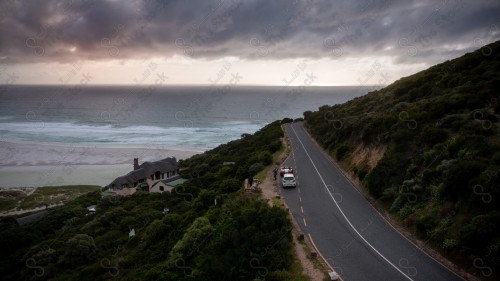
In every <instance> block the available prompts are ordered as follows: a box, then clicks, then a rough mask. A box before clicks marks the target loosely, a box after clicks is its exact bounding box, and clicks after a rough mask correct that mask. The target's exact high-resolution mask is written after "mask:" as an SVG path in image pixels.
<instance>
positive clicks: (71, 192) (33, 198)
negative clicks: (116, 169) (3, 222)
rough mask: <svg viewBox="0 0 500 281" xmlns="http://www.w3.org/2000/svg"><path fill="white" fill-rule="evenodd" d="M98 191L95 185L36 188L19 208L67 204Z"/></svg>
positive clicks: (98, 187) (98, 188)
mask: <svg viewBox="0 0 500 281" xmlns="http://www.w3.org/2000/svg"><path fill="white" fill-rule="evenodd" d="M100 189H101V187H100V186H97V185H65V186H43V187H39V188H37V190H36V191H35V192H33V194H31V195H30V196H27V197H25V198H24V199H23V200H22V202H21V204H20V206H19V207H21V208H23V209H30V208H36V207H42V206H45V205H52V204H57V203H60V202H67V201H70V200H73V199H75V198H76V197H78V196H80V195H83V194H86V193H89V192H92V191H97V190H100Z"/></svg>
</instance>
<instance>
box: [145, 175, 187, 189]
mask: <svg viewBox="0 0 500 281" xmlns="http://www.w3.org/2000/svg"><path fill="white" fill-rule="evenodd" d="M185 181H186V179H183V178H181V177H180V176H174V177H171V178H168V179H164V180H160V181H157V182H156V183H155V184H153V186H151V188H150V189H149V192H165V191H169V192H171V191H172V189H174V187H176V186H178V185H181V184H183V183H184V182H185Z"/></svg>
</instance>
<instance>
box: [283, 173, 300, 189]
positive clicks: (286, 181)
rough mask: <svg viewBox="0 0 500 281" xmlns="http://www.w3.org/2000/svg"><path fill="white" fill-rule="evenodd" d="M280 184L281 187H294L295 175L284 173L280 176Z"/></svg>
mask: <svg viewBox="0 0 500 281" xmlns="http://www.w3.org/2000/svg"><path fill="white" fill-rule="evenodd" d="M281 185H282V186H283V188H286V187H296V186H297V182H296V181H295V176H294V175H293V174H284V175H283V177H281Z"/></svg>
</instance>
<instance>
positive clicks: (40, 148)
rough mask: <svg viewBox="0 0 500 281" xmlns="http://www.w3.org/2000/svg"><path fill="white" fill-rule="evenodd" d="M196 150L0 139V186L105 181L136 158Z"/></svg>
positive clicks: (187, 154) (183, 155)
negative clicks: (0, 140)
mask: <svg viewBox="0 0 500 281" xmlns="http://www.w3.org/2000/svg"><path fill="white" fill-rule="evenodd" d="M201 152H202V151H199V150H195V149H193V150H189V149H186V150H179V149H171V148H168V147H165V146H141V147H140V146H137V145H133V146H132V145H101V144H100V145H69V144H68V145H64V144H38V143H28V142H7V141H3V142H0V187H7V188H8V187H37V186H48V185H74V184H89V185H106V184H108V183H110V182H111V181H112V180H113V179H114V178H116V177H118V176H121V175H123V174H126V173H128V172H129V171H130V170H131V169H132V163H133V159H134V158H139V162H141V163H142V162H144V161H155V160H160V159H163V158H166V157H176V158H177V159H185V158H189V157H190V156H192V155H194V154H198V153H201Z"/></svg>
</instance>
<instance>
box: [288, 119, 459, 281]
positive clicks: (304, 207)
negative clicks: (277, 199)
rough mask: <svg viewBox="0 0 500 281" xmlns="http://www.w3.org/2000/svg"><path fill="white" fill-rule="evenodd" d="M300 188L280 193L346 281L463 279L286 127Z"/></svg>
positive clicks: (298, 128)
mask: <svg viewBox="0 0 500 281" xmlns="http://www.w3.org/2000/svg"><path fill="white" fill-rule="evenodd" d="M285 131H286V133H287V135H288V136H289V138H290V141H291V145H292V154H291V157H289V158H288V159H287V160H286V161H285V165H290V166H293V167H295V172H296V173H295V174H296V178H297V183H298V184H297V188H292V189H281V188H280V193H281V195H282V197H283V198H284V200H285V202H286V204H287V205H288V207H289V208H290V211H291V213H292V215H293V216H294V217H295V219H296V221H297V222H298V224H299V226H300V228H301V230H302V232H303V233H304V234H305V235H306V236H308V237H309V238H310V239H311V241H312V242H313V245H314V246H315V247H317V249H318V250H319V253H320V255H321V257H322V258H323V259H324V260H326V261H327V262H328V264H329V266H330V268H333V269H334V270H335V271H336V272H337V273H338V274H339V275H340V276H341V278H342V279H343V280H345V281H351V280H353V281H354V280H356V281H357V280H426V281H428V280H433V281H437V280H447V281H448V280H462V279H461V278H460V277H459V276H457V275H456V274H454V273H453V272H451V271H449V270H448V269H447V268H445V267H444V266H442V265H441V264H440V263H438V262H437V261H435V260H434V259H432V258H430V257H429V256H427V255H426V254H425V253H423V252H422V251H421V250H420V249H418V248H417V247H416V246H415V245H413V244H412V243H410V242H409V241H408V240H406V238H404V237H403V236H402V235H400V234H399V233H398V232H397V231H396V230H394V229H393V228H392V227H391V226H390V225H389V224H388V223H387V222H386V221H385V220H384V218H382V217H381V216H380V215H379V214H378V212H376V210H375V209H374V208H373V207H372V206H371V205H370V203H369V202H368V201H367V200H366V199H365V198H364V197H363V195H362V194H360V193H359V191H358V190H357V189H356V188H355V187H354V186H353V185H352V184H351V182H350V181H348V180H347V179H346V178H345V177H344V176H343V174H342V173H341V172H340V171H339V170H338V168H337V167H336V166H335V165H334V164H333V163H332V162H331V161H330V159H329V158H328V156H327V155H326V154H325V153H323V152H322V150H321V149H320V148H319V147H318V146H317V145H316V143H315V142H313V140H312V139H311V138H310V136H309V135H308V134H307V132H306V131H305V129H304V127H303V126H302V124H301V123H294V124H287V125H286V126H285Z"/></svg>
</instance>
